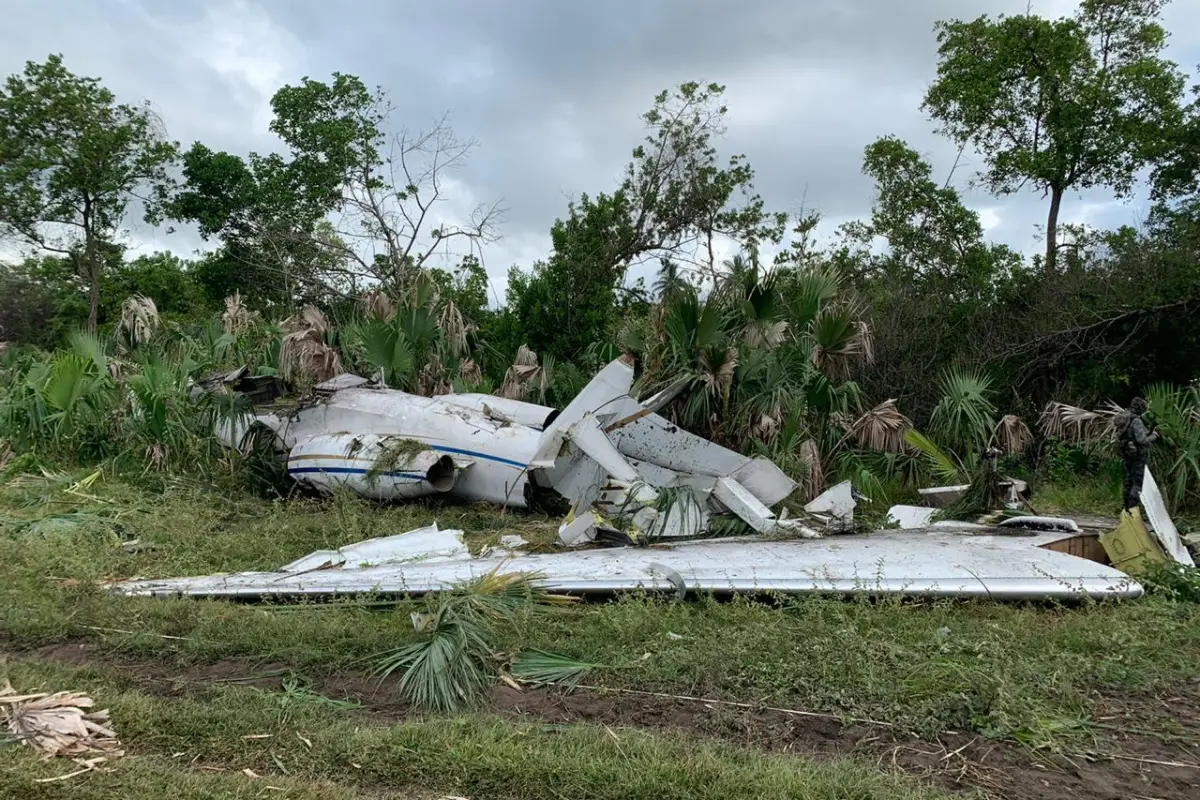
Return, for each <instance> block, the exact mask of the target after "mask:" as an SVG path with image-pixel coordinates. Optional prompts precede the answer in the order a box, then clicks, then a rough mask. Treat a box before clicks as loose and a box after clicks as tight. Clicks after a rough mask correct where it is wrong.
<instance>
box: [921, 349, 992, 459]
mask: <svg viewBox="0 0 1200 800" xmlns="http://www.w3.org/2000/svg"><path fill="white" fill-rule="evenodd" d="M991 386H992V382H991V379H990V378H988V377H987V376H986V375H984V374H982V373H980V372H977V371H973V370H963V369H948V370H946V371H945V372H943V373H942V398H941V399H940V400H939V401H938V403H937V405H936V406H935V407H934V409H933V414H932V416H931V417H930V420H929V428H930V433H932V434H933V435H934V436H935V437H936V438H937V440H938V441H939V442H941V443H942V444H943V445H946V446H948V447H950V448H953V449H956V450H959V451H960V453H961V452H964V451H970V450H980V449H982V448H983V447H984V446H986V444H987V441H988V438H989V437H990V436H991V434H992V431H993V430H994V429H995V427H996V423H995V421H994V420H993V416H992V415H993V414H995V413H996V407H995V406H994V405H992V402H991V400H990V399H988V395H989V394H990V392H991Z"/></svg>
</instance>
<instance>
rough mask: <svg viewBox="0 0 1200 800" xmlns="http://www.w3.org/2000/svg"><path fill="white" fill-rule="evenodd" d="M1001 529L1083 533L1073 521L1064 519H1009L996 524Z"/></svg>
mask: <svg viewBox="0 0 1200 800" xmlns="http://www.w3.org/2000/svg"><path fill="white" fill-rule="evenodd" d="M997 525H998V526H999V527H1001V528H1028V529H1030V530H1035V531H1061V532H1063V533H1083V531H1082V530H1080V528H1079V526H1078V525H1076V524H1075V520H1073V519H1067V518H1066V517H1009V518H1008V519H1005V520H1002V521H1001V522H998V523H997Z"/></svg>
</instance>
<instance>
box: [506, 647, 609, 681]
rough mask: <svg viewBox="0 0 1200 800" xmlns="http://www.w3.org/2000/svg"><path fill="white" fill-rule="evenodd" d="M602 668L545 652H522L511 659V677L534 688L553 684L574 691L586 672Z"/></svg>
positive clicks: (599, 665)
mask: <svg viewBox="0 0 1200 800" xmlns="http://www.w3.org/2000/svg"><path fill="white" fill-rule="evenodd" d="M604 668H605V667H604V665H603V664H592V663H589V662H587V661H579V660H577V659H574V658H569V657H567V656H563V655H559V654H557V653H548V652H546V651H545V650H523V651H521V652H520V653H517V655H516V657H515V658H513V662H512V676H513V677H514V678H516V679H517V680H518V681H520V682H521V683H528V684H532V685H534V686H545V685H547V684H553V685H557V686H563V687H565V688H567V689H574V688H575V687H576V686H578V685H579V681H580V680H581V679H582V678H583V676H584V675H586V674H587V673H588V672H590V671H591V670H593V669H604Z"/></svg>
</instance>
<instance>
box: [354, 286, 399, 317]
mask: <svg viewBox="0 0 1200 800" xmlns="http://www.w3.org/2000/svg"><path fill="white" fill-rule="evenodd" d="M358 305H359V308H361V309H362V312H363V313H364V314H366V315H367V316H368V317H369V318H371V319H374V320H378V321H379V322H391V321H392V319H393V318H394V317H395V316H396V301H395V300H393V299H392V298H391V297H390V296H389V295H387V294H385V293H383V292H366V293H365V294H363V295H362V296H361V297H359V298H358Z"/></svg>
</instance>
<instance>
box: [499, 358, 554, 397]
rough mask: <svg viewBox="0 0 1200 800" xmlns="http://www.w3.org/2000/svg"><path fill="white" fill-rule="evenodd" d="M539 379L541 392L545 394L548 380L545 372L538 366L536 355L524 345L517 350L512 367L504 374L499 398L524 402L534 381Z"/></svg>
mask: <svg viewBox="0 0 1200 800" xmlns="http://www.w3.org/2000/svg"><path fill="white" fill-rule="evenodd" d="M539 378H540V382H541V390H542V391H543V392H545V390H546V386H547V383H548V379H547V376H546V372H545V370H543V369H542V368H541V367H539V366H538V357H537V353H535V352H533V351H532V350H530V349H529V347H527V346H526V345H521V346H520V348H518V349H517V356H516V358H514V359H513V365H512V366H511V367H509V368H508V372H506V373H504V383H503V385H502V386H501V387H500V396H501V397H505V398H508V399H509V400H524V399H525V398H526V397H528V396H529V389H530V387H531V386H532V385H533V383H534V381H536V380H538V379H539Z"/></svg>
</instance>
